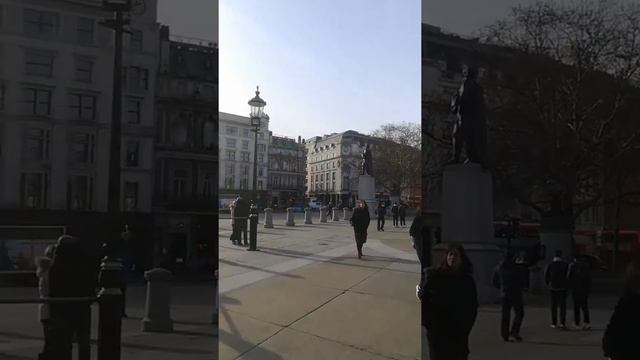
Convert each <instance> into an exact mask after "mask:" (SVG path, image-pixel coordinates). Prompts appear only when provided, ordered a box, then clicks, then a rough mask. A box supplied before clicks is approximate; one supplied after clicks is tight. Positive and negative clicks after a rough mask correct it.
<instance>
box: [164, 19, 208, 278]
mask: <svg viewBox="0 0 640 360" xmlns="http://www.w3.org/2000/svg"><path fill="white" fill-rule="evenodd" d="M159 55H160V57H159V59H160V61H159V69H158V75H157V86H156V102H157V109H156V115H157V116H156V132H155V136H156V137H155V154H154V170H155V176H154V187H153V190H154V192H153V212H154V220H155V226H156V242H155V244H154V253H155V254H156V257H157V258H165V260H166V261H167V262H168V263H169V264H171V265H173V266H177V267H180V266H181V265H184V266H186V267H187V268H189V269H198V268H200V267H207V266H210V265H211V264H212V263H213V262H215V261H217V255H216V254H217V237H218V231H217V224H218V221H217V215H218V214H217V210H218V206H217V204H216V198H217V193H218V71H217V69H218V48H217V45H216V44H213V43H207V42H206V41H202V40H196V39H186V38H179V39H175V38H173V37H171V36H170V34H169V28H168V27H166V26H163V27H162V28H161V30H160V54H159Z"/></svg>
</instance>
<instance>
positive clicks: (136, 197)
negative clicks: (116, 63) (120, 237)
mask: <svg viewBox="0 0 640 360" xmlns="http://www.w3.org/2000/svg"><path fill="white" fill-rule="evenodd" d="M101 6H102V3H101V2H100V1H48V0H47V1H45V0H33V1H28V2H23V1H8V0H2V1H0V36H1V38H2V44H1V52H2V56H1V57H0V150H1V151H0V209H2V210H3V214H2V216H0V218H2V220H1V221H2V223H3V224H7V225H16V224H26V225H33V224H38V225H62V224H65V225H68V226H70V227H71V229H70V231H72V232H73V233H74V234H79V235H81V236H85V237H89V236H92V237H93V238H99V236H100V235H101V234H99V233H96V232H95V226H98V225H100V226H102V224H103V223H104V217H103V216H102V215H103V214H104V213H105V212H106V210H107V195H108V191H107V186H108V181H109V173H108V163H109V133H110V130H109V129H110V123H111V103H112V88H113V84H112V81H113V76H112V74H113V58H114V44H113V32H112V30H110V29H107V28H105V27H103V26H100V25H99V21H101V20H102V19H103V18H104V17H105V15H107V13H105V11H104V10H103V9H102V7H101ZM156 6H157V1H156V0H147V1H146V12H145V13H143V14H141V15H132V16H131V24H130V25H129V26H128V28H129V29H130V30H131V34H128V35H127V34H125V37H124V56H123V66H124V70H123V77H124V84H123V85H124V94H123V95H124V96H123V112H124V117H123V126H122V151H121V154H122V158H121V183H120V186H121V198H120V204H121V209H122V210H123V212H124V217H125V219H126V220H125V221H126V222H128V223H129V224H130V227H131V229H132V230H133V231H134V232H137V233H140V232H145V231H147V230H148V228H149V226H150V221H149V219H150V215H149V214H150V212H151V209H152V199H151V197H152V196H151V193H152V184H153V170H152V166H153V142H154V119H155V116H154V101H155V99H154V89H155V86H156V75H155V74H156V69H157V57H158V55H157V54H158V48H159V46H158V28H159V25H158V23H157V21H156V10H157V9H156ZM101 214H102V215H101ZM143 243H144V241H143V240H140V241H138V242H137V244H143ZM133 251H135V252H138V253H139V254H142V255H141V257H144V258H145V259H148V256H147V255H146V254H144V249H143V247H142V246H141V247H139V248H136V249H133ZM139 265H140V264H139ZM140 266H142V265H140Z"/></svg>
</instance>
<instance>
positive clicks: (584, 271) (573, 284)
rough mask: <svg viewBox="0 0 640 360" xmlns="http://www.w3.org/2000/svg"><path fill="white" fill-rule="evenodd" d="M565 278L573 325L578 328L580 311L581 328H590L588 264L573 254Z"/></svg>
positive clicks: (589, 276) (589, 274) (589, 278)
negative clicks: (581, 317) (582, 323)
mask: <svg viewBox="0 0 640 360" xmlns="http://www.w3.org/2000/svg"><path fill="white" fill-rule="evenodd" d="M567 279H568V281H569V288H570V289H571V297H572V298H573V326H574V328H575V329H580V312H581V311H582V314H583V315H584V325H583V326H582V329H583V330H588V329H590V328H591V325H590V317H589V301H588V300H589V294H590V293H591V273H590V270H589V266H588V265H587V264H585V263H584V262H582V261H580V260H579V259H578V258H577V256H574V258H573V261H572V262H571V263H570V264H569V269H568V270H567Z"/></svg>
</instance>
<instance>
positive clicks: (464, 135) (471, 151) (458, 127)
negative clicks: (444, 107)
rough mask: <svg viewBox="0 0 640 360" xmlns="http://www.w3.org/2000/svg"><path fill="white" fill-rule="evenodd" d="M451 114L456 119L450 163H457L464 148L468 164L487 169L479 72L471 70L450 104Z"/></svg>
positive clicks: (484, 119)
mask: <svg viewBox="0 0 640 360" xmlns="http://www.w3.org/2000/svg"><path fill="white" fill-rule="evenodd" d="M451 111H452V112H453V113H454V114H456V115H457V116H458V120H457V121H456V124H455V126H454V129H453V159H452V160H451V162H452V163H459V162H460V153H461V152H462V145H463V144H464V145H465V152H466V155H467V162H472V163H477V164H480V165H482V167H483V169H486V167H487V155H486V153H487V118H486V114H485V102H484V89H483V88H482V86H480V84H478V69H477V68H475V67H470V68H469V69H468V70H467V74H466V77H465V79H464V82H463V83H462V85H461V86H460V89H459V90H458V92H457V94H456V96H455V97H454V98H453V99H452V101H451Z"/></svg>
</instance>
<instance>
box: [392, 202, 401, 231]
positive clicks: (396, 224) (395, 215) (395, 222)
mask: <svg viewBox="0 0 640 360" xmlns="http://www.w3.org/2000/svg"><path fill="white" fill-rule="evenodd" d="M391 215H393V227H395V228H397V227H399V222H398V218H399V217H400V208H399V207H398V203H393V206H392V207H391Z"/></svg>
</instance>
